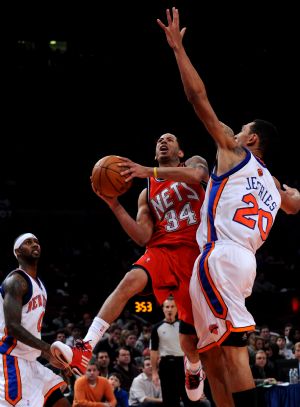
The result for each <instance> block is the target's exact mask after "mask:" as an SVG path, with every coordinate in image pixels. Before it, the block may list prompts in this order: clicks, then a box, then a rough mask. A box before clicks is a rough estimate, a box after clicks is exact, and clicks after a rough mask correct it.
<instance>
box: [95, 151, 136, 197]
mask: <svg viewBox="0 0 300 407" xmlns="http://www.w3.org/2000/svg"><path fill="white" fill-rule="evenodd" d="M118 163H122V160H121V159H120V158H119V157H118V156H117V155H107V156H106V157H103V158H101V159H100V160H99V161H97V162H96V164H95V165H94V168H93V171H92V175H91V183H92V188H93V191H94V192H95V193H96V194H97V195H103V196H105V197H107V198H114V197H117V196H120V195H122V194H124V193H125V192H126V191H128V189H129V188H130V187H131V185H132V181H129V182H125V179H126V176H125V177H123V176H122V175H121V174H120V173H121V172H122V171H124V169H126V168H127V167H125V166H124V167H119V166H118Z"/></svg>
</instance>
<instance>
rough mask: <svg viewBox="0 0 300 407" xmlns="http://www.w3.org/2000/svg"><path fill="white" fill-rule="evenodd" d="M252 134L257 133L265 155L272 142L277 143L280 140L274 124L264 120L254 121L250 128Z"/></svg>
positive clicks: (260, 146)
mask: <svg viewBox="0 0 300 407" xmlns="http://www.w3.org/2000/svg"><path fill="white" fill-rule="evenodd" d="M250 131H251V133H256V134H257V135H258V137H259V148H260V150H261V151H262V153H263V154H264V153H265V152H266V151H267V150H268V147H269V144H270V142H271V141H276V140H277V138H278V131H277V129H276V127H275V126H274V124H273V123H271V122H268V121H266V120H262V119H255V120H253V124H252V125H251V127H250Z"/></svg>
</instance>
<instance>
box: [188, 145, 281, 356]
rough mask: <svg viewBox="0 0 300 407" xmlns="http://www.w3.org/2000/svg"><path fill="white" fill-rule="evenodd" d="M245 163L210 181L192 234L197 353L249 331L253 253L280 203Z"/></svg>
mask: <svg viewBox="0 0 300 407" xmlns="http://www.w3.org/2000/svg"><path fill="white" fill-rule="evenodd" d="M246 153H247V155H246V158H245V159H244V160H243V161H242V162H241V163H240V164H238V165H237V166H236V167H234V168H233V169H232V170H230V171H228V172H227V173H226V174H223V175H222V176H216V175H215V174H212V175H211V178H210V181H209V184H208V186H207V189H206V194H205V200H204V203H203V206H202V212H201V219H202V221H201V224H200V226H199V228H198V230H197V242H198V244H199V247H200V251H201V255H200V256H199V257H198V258H197V260H196V262H195V265H194V269H193V275H192V278H191V282H190V295H191V299H192V305H193V315H194V321H195V328H196V331H197V335H198V338H199V342H198V348H199V351H200V352H203V351H205V350H208V349H210V348H211V347H213V346H216V345H217V344H219V345H220V344H221V343H222V342H223V341H224V340H225V339H226V338H227V336H228V335H229V334H230V332H243V331H245V332H247V331H251V330H254V328H255V322H254V319H253V317H252V315H251V314H250V313H249V311H248V310H247V309H246V306H245V298H246V297H248V296H249V295H250V294H251V292H252V287H253V284H254V279H255V276H256V259H255V252H256V250H257V249H258V248H259V247H260V246H261V245H262V244H263V243H264V241H265V240H266V238H267V236H268V234H269V232H270V229H271V227H272V225H273V223H274V219H275V216H276V214H277V211H278V209H279V208H280V204H281V198H280V194H279V192H278V190H277V188H276V185H275V183H274V180H273V177H272V176H271V174H270V172H269V171H268V170H267V168H266V167H265V165H264V163H263V162H262V161H260V160H259V159H258V158H257V157H255V156H254V155H253V154H251V153H250V151H248V150H246Z"/></svg>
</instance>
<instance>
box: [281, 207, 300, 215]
mask: <svg viewBox="0 0 300 407" xmlns="http://www.w3.org/2000/svg"><path fill="white" fill-rule="evenodd" d="M281 209H282V210H283V211H284V212H285V213H286V214H287V215H297V213H298V212H299V210H300V207H299V208H296V207H284V208H283V207H281Z"/></svg>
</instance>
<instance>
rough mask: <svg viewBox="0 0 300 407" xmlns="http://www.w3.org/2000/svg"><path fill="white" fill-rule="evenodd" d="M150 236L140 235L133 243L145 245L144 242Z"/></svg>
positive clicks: (147, 240)
mask: <svg viewBox="0 0 300 407" xmlns="http://www.w3.org/2000/svg"><path fill="white" fill-rule="evenodd" d="M149 240H150V238H145V237H144V236H140V237H139V238H138V239H135V243H136V244H137V245H138V246H140V247H145V246H146V244H147V243H148V242H149Z"/></svg>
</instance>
